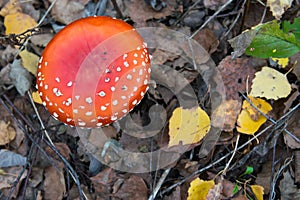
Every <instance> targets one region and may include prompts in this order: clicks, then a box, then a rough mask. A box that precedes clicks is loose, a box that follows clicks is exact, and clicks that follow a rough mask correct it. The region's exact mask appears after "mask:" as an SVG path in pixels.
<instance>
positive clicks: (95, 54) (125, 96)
mask: <svg viewBox="0 0 300 200" xmlns="http://www.w3.org/2000/svg"><path fill="white" fill-rule="evenodd" d="M149 79H150V57H149V53H148V50H147V47H146V44H145V43H144V41H143V39H142V37H141V36H140V35H139V34H138V32H137V31H136V30H135V29H134V28H133V27H132V26H130V25H129V24H127V23H125V22H123V21H121V20H118V19H113V18H110V17H103V16H102V17H99V16H98V17H88V18H84V19H80V20H77V21H75V22H73V23H71V24H69V25H68V26H66V27H65V28H64V29H62V30H61V31H60V32H59V33H58V34H56V36H55V37H54V38H53V39H52V40H51V41H50V43H49V44H48V45H47V47H46V48H45V50H44V52H43V55H42V56H41V59H40V61H39V66H38V72H37V87H38V91H39V94H40V96H41V98H42V101H43V104H44V105H45V106H46V107H47V109H48V110H49V112H50V113H51V114H52V115H53V116H54V117H55V118H57V119H59V120H61V121H63V122H64V123H66V124H69V125H73V126H79V127H100V126H104V125H107V124H110V123H112V122H113V121H116V120H117V119H120V118H122V117H123V116H124V115H126V114H127V113H128V112H130V111H131V110H132V109H133V108H134V106H135V105H137V104H138V103H139V102H140V101H141V99H142V98H143V96H144V95H145V92H146V91H147V89H148V81H149Z"/></svg>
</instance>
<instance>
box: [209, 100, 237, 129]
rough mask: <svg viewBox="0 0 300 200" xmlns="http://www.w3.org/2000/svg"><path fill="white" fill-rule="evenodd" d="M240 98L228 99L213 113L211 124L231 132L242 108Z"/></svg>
mask: <svg viewBox="0 0 300 200" xmlns="http://www.w3.org/2000/svg"><path fill="white" fill-rule="evenodd" d="M241 107H242V105H241V103H240V102H239V101H238V100H233V99H230V100H226V101H224V102H223V103H222V104H221V105H219V106H218V107H217V108H216V109H215V110H214V111H213V113H212V117H211V124H212V125H213V126H214V127H217V128H220V129H221V130H223V131H226V132H230V131H232V130H233V129H234V128H235V123H236V120H237V117H238V115H239V113H240V110H241Z"/></svg>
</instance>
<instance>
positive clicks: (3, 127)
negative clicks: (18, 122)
mask: <svg viewBox="0 0 300 200" xmlns="http://www.w3.org/2000/svg"><path fill="white" fill-rule="evenodd" d="M15 137H16V131H15V129H14V128H12V127H11V126H10V125H9V124H7V123H5V122H4V121H0V145H6V144H8V143H10V142H11V141H12V140H13V139H15Z"/></svg>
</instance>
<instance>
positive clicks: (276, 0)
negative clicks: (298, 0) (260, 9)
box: [267, 0, 293, 20]
mask: <svg viewBox="0 0 300 200" xmlns="http://www.w3.org/2000/svg"><path fill="white" fill-rule="evenodd" d="M292 2H293V0H268V1H267V6H268V7H270V10H271V12H272V14H273V16H274V17H275V18H276V19H278V20H279V19H280V18H281V16H282V14H283V13H284V11H285V10H287V9H288V8H289V7H291V4H292Z"/></svg>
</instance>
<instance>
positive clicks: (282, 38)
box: [245, 18, 300, 58]
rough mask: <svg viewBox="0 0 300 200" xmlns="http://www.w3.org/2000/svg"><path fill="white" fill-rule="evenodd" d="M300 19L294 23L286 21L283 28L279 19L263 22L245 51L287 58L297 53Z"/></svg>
mask: <svg viewBox="0 0 300 200" xmlns="http://www.w3.org/2000/svg"><path fill="white" fill-rule="evenodd" d="M299 19H300V18H297V19H295V22H294V23H293V24H290V23H289V22H284V23H283V24H282V25H283V27H284V28H283V29H281V28H280V26H281V24H280V23H279V22H278V21H277V20H273V21H271V22H268V23H266V24H263V25H262V26H260V29H259V31H258V32H257V35H256V36H255V37H254V39H253V40H252V42H251V44H250V45H249V47H248V48H247V49H246V52H245V53H246V54H247V55H250V56H253V57H258V58H269V57H275V58H286V57H290V56H292V55H294V54H296V53H297V52H299V51H300V41H299V39H300V37H299V31H300V26H299V23H300V20H299Z"/></svg>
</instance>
